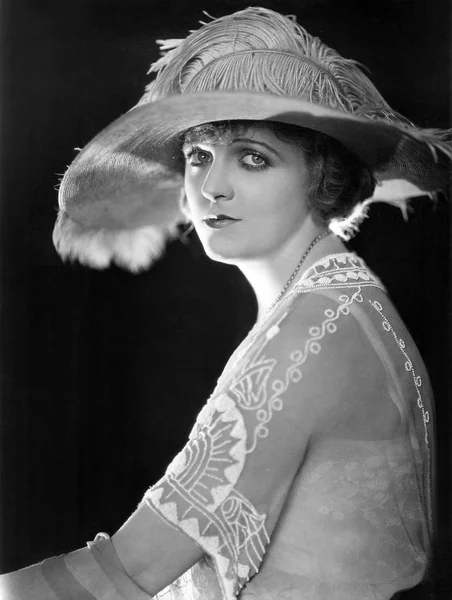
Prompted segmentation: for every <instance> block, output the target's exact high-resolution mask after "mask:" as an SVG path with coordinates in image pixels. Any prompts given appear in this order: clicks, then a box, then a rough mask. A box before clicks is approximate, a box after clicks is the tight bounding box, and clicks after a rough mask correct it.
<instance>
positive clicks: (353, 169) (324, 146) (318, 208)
mask: <svg viewBox="0 0 452 600" xmlns="http://www.w3.org/2000/svg"><path fill="white" fill-rule="evenodd" d="M253 127H259V128H261V127H268V128H269V129H270V130H271V131H272V133H274V134H275V135H276V137H278V138H279V139H280V140H282V141H284V142H288V143H294V144H296V145H297V146H298V147H300V148H301V149H302V150H303V151H304V154H305V157H306V162H307V166H308V171H309V174H310V180H311V181H310V189H309V196H308V202H309V206H310V208H311V210H312V213H313V217H314V218H315V219H316V220H317V221H318V222H319V223H321V224H322V225H328V223H329V222H330V221H331V219H334V218H341V217H345V216H346V215H348V214H349V213H350V212H351V211H352V209H353V207H354V206H356V205H357V204H359V203H360V202H362V201H364V200H366V199H367V198H369V197H370V196H372V194H373V191H374V188H375V185H376V181H375V178H374V176H373V174H372V171H371V170H370V169H369V168H368V167H367V166H366V165H365V164H364V163H363V162H362V161H361V160H360V159H359V158H358V157H357V156H355V155H354V154H352V153H351V152H349V151H348V150H347V149H346V148H344V146H342V144H340V143H339V142H337V141H336V140H334V139H333V138H331V137H329V136H328V135H325V134H323V133H319V132H317V131H313V130H311V129H305V128H302V127H298V126H296V125H290V124H286V123H277V122H275V121H219V122H215V123H207V124H204V125H198V126H196V127H193V128H191V129H189V130H188V131H186V132H185V133H184V135H183V141H184V142H187V143H196V142H207V141H209V142H210V143H212V142H214V143H219V144H229V143H230V142H231V140H232V139H233V137H235V136H236V135H242V134H243V133H245V132H246V131H247V130H249V129H251V128H253Z"/></svg>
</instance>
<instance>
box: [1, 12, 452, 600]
mask: <svg viewBox="0 0 452 600" xmlns="http://www.w3.org/2000/svg"><path fill="white" fill-rule="evenodd" d="M164 47H165V48H166V49H167V50H168V49H170V51H169V52H168V53H167V54H166V55H165V56H163V57H162V58H161V59H160V60H159V61H158V62H157V63H156V64H155V65H154V66H153V70H154V71H157V72H158V74H157V77H156V79H155V80H154V81H153V82H152V83H151V85H150V86H149V87H148V90H147V92H146V94H145V96H144V97H143V98H142V100H141V102H140V105H139V106H138V107H137V108H135V109H134V110H132V111H130V112H129V113H128V114H126V115H125V116H123V117H122V118H120V119H119V120H118V121H116V122H115V123H113V124H112V125H111V126H110V127H109V128H107V129H106V130H105V131H103V132H101V133H100V134H99V136H97V137H96V138H95V139H94V140H93V141H92V142H91V143H90V144H88V146H87V147H86V148H85V149H84V150H83V151H82V152H81V153H80V155H79V156H78V157H77V159H76V160H75V161H74V163H73V164H72V165H71V167H70V168H69V170H68V171H67V173H66V175H65V177H64V179H63V182H62V185H61V189H60V206H61V211H60V215H59V218H58V222H57V225H56V228H55V234H54V240H55V243H56V246H57V248H58V250H59V251H60V253H61V254H62V255H63V256H65V257H71V258H78V259H79V260H81V261H82V262H86V263H88V264H91V265H93V266H97V267H105V266H107V265H108V264H110V262H116V263H118V264H120V265H123V266H127V267H128V268H129V269H131V270H138V269H140V268H144V267H146V266H148V265H149V264H150V263H151V262H152V261H153V260H154V259H155V258H156V256H157V255H158V254H159V253H160V252H161V250H162V247H163V244H164V241H165V239H166V238H168V237H171V236H173V235H174V234H175V231H176V225H177V224H178V223H180V222H181V220H188V221H190V222H191V223H193V225H194V227H195V229H196V232H197V234H198V235H199V237H200V240H201V242H202V244H203V246H204V249H205V251H206V252H207V254H208V255H209V256H210V257H211V258H212V259H214V260H219V261H221V262H226V263H230V264H234V265H237V266H238V267H239V268H240V270H241V271H242V272H243V274H244V275H245V277H246V278H247V279H248V281H249V282H250V284H251V286H252V288H253V289H254V291H255V294H256V298H257V303H258V319H257V322H256V325H255V327H254V328H253V330H252V331H251V332H250V334H249V335H248V337H247V338H246V339H245V340H244V342H243V343H242V344H241V345H240V347H239V348H238V349H237V350H236V352H235V353H234V354H233V355H232V356H231V358H230V360H229V361H228V364H227V365H226V367H225V370H224V372H223V374H222V376H221V378H220V380H219V381H218V384H217V387H216V389H215V391H214V392H213V394H212V396H211V398H210V399H209V400H208V402H207V403H206V405H205V407H204V409H203V410H202V411H201V413H200V415H199V416H198V419H197V422H196V424H195V426H194V428H193V431H192V433H191V435H190V439H189V441H188V443H187V445H186V447H185V448H184V449H183V451H182V452H181V453H180V454H179V455H178V456H177V457H176V458H175V459H174V461H173V462H172V463H171V465H170V466H169V467H168V470H167V472H166V474H165V476H164V477H163V478H162V479H161V480H160V481H159V482H157V483H156V484H155V485H154V486H152V487H151V488H150V489H149V490H148V491H147V492H146V494H145V495H144V498H143V500H142V502H141V503H140V505H139V507H138V509H137V511H136V512H135V513H134V514H133V515H132V516H131V517H130V519H129V520H128V521H127V522H126V523H125V524H124V525H123V527H122V528H121V529H120V530H119V531H118V532H117V533H116V534H115V535H113V537H112V538H111V539H110V538H109V537H108V536H107V535H106V534H100V535H99V536H98V537H97V538H96V540H95V542H92V543H89V544H88V548H85V549H80V550H77V551H75V552H72V553H70V554H68V555H65V556H64V557H58V558H54V559H50V560H48V561H44V563H42V565H37V566H34V567H29V568H28V569H24V570H22V571H19V572H17V573H14V574H11V575H7V576H4V577H3V579H2V582H1V583H2V586H3V589H2V592H3V596H2V597H5V598H10V599H12V600H16V599H19V598H20V599H21V600H22V599H27V598H33V599H34V600H40V599H41V598H54V597H56V598H61V599H66V598H75V599H77V600H82V599H83V600H84V599H92V598H102V599H105V600H110V599H111V600H118V599H120V598H126V599H140V598H148V597H149V596H155V595H158V597H162V598H167V597H168V598H171V597H174V598H179V597H181V598H200V599H201V600H208V599H211V598H220V597H223V598H225V599H232V598H235V597H239V598H241V600H251V598H259V599H261V600H263V599H265V600H270V599H275V598H278V599H281V598H287V599H289V598H291V599H300V598H303V599H308V598H309V599H314V600H320V599H326V598H328V599H333V600H334V599H342V598H344V599H345V598H346V599H347V600H354V599H356V600H358V599H359V600H362V599H364V598H366V599H367V598H369V599H370V598H372V599H377V598H378V599H386V598H392V597H394V595H395V594H396V593H397V592H398V591H399V590H402V589H407V588H410V587H413V586H414V585H416V584H417V583H418V582H419V581H421V580H422V578H423V577H424V575H425V573H426V571H427V568H428V561H429V550H430V545H431V539H432V534H433V502H432V493H433V483H432V461H433V456H432V454H433V432H432V426H433V425H432V421H433V414H432V398H431V391H430V386H429V383H428V376H427V374H426V372H425V368H424V366H423V363H422V360H421V358H420V356H419V354H418V352H417V350H416V348H415V346H414V343H413V342H412V340H411V338H410V336H409V334H408V332H407V331H406V329H405V327H404V325H403V323H402V322H401V320H400V318H399V316H398V314H397V312H396V310H395V309H394V307H393V305H392V304H391V302H390V300H389V298H388V296H387V294H386V291H385V289H384V286H383V285H382V283H381V282H380V281H379V280H378V278H377V277H375V275H374V274H373V273H372V272H371V271H369V269H368V268H367V267H366V265H365V263H364V262H363V261H362V260H361V259H360V258H359V257H358V256H357V255H356V254H353V253H349V252H347V249H346V247H345V246H344V244H343V242H342V241H341V239H340V238H339V236H342V238H343V239H347V237H349V236H350V235H352V233H353V232H354V231H355V230H356V228H357V225H358V224H359V222H360V220H361V219H362V218H363V216H364V214H365V209H366V207H367V206H368V204H369V202H370V201H373V200H376V199H384V200H386V201H389V202H393V203H397V204H399V205H400V206H401V207H402V208H405V206H406V198H407V197H409V196H410V195H419V194H421V193H426V194H429V195H432V194H433V193H434V192H435V191H437V190H440V189H441V188H445V187H446V186H447V181H448V172H449V168H450V160H451V157H452V150H451V148H450V146H449V145H448V144H447V143H446V142H445V141H443V140H442V138H441V137H440V136H439V134H437V133H435V132H426V131H422V130H418V129H416V128H415V127H414V126H412V125H411V124H410V123H409V122H407V121H406V120H405V119H403V117H401V116H400V115H397V114H396V113H394V112H393V111H392V110H391V109H390V107H389V106H388V105H387V104H386V102H385V101H384V100H383V98H382V97H381V96H380V95H379V94H378V92H377V90H376V89H375V88H374V86H373V85H372V84H371V82H370V81H369V80H368V79H367V77H365V76H364V75H363V74H362V72H361V71H360V69H359V68H358V67H357V66H356V64H355V63H353V61H348V60H346V59H343V58H342V57H340V56H339V55H338V54H337V53H335V52H334V51H333V50H331V49H329V48H328V47H326V46H325V45H324V44H322V42H320V40H318V39H316V38H312V37H311V36H309V34H308V33H307V32H306V31H304V30H303V29H302V28H300V27H298V26H297V25H296V24H295V23H294V21H293V20H291V19H288V18H285V17H282V16H281V15H278V14H277V13H274V12H272V11H268V10H264V9H260V8H250V9H247V10H245V11H241V12H239V13H236V14H234V15H231V16H228V17H224V18H222V19H218V20H214V21H212V22H211V23H208V24H206V25H204V26H203V27H202V28H201V29H200V30H199V31H197V32H193V33H192V34H191V35H190V36H188V38H187V39H186V40H183V41H180V40H176V41H175V40H172V42H171V43H168V44H167V45H166V46H164ZM182 174H183V179H182ZM181 189H182V190H183V194H182V195H181V194H180V191H181ZM0 589H1V588H0Z"/></svg>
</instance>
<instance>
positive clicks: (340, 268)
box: [288, 252, 386, 295]
mask: <svg viewBox="0 0 452 600" xmlns="http://www.w3.org/2000/svg"><path fill="white" fill-rule="evenodd" d="M357 285H360V286H373V287H378V288H380V289H381V290H383V291H385V292H386V288H385V287H384V285H383V284H382V282H381V281H380V279H378V277H376V276H375V275H374V274H373V273H372V271H370V270H369V267H368V266H367V265H366V263H365V262H364V261H363V259H362V258H360V257H359V256H357V255H356V254H353V253H351V252H348V253H341V254H331V255H329V256H326V257H324V258H321V259H320V260H318V261H317V262H315V263H314V264H313V265H312V266H311V267H310V268H309V269H308V270H307V271H306V272H305V273H304V274H303V276H302V277H301V279H300V280H299V281H298V282H297V283H296V284H295V286H294V287H293V288H292V290H291V291H290V292H289V294H288V295H290V294H299V293H300V292H306V291H311V290H313V289H334V288H338V287H341V288H343V287H356V286H357Z"/></svg>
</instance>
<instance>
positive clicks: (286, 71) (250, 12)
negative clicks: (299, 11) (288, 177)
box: [139, 7, 411, 125]
mask: <svg viewBox="0 0 452 600" xmlns="http://www.w3.org/2000/svg"><path fill="white" fill-rule="evenodd" d="M158 43H160V45H161V47H162V50H163V51H165V52H166V54H164V55H163V56H162V57H161V58H160V59H159V60H157V61H156V62H155V63H154V64H153V65H152V66H151V68H150V71H149V72H150V73H157V76H156V78H155V80H154V81H153V82H151V83H150V84H149V85H148V86H147V88H146V93H145V94H144V96H143V97H142V98H141V100H140V102H139V104H145V103H148V102H152V101H154V100H159V99H161V98H165V97H167V96H171V95H174V94H185V93H193V92H206V91H237V92H238V91H247V92H263V93H272V94H277V95H283V96H290V97H294V98H299V99H303V100H308V101H310V102H313V103H315V104H319V105H322V106H328V107H329V108H333V109H336V110H342V111H346V112H350V113H354V114H360V115H361V116H366V111H367V110H369V113H370V114H371V115H372V118H382V119H383V120H387V119H390V120H391V121H392V122H394V121H397V122H404V123H405V124H409V125H411V124H410V123H409V122H407V121H406V120H405V119H404V118H403V117H401V116H400V115H398V114H397V113H395V112H394V111H392V109H391V108H390V106H389V105H388V104H387V102H386V101H385V100H384V98H383V97H382V96H381V94H380V93H379V92H378V90H377V89H376V88H375V86H374V85H373V84H372V82H371V81H370V80H369V78H368V77H367V76H366V75H365V74H364V73H363V71H362V70H361V68H360V66H359V64H358V63H357V62H356V61H354V60H351V59H346V58H343V57H342V56H341V55H340V54H339V53H338V52H336V51H335V50H333V49H332V48H330V47H329V46H327V45H326V44H324V43H323V42H322V41H321V40H320V39H319V38H317V37H314V36H312V35H310V34H309V33H308V32H307V31H306V30H305V29H304V28H303V27H301V26H300V25H298V24H297V23H296V22H295V18H294V17H289V16H283V15H281V14H279V13H276V12H274V11H272V10H269V9H264V8H260V7H251V8H247V9H245V10H242V11H238V12H236V13H233V14H232V15H227V16H225V17H220V18H218V19H214V20H212V21H210V22H208V23H202V27H201V28H200V29H198V30H197V31H192V32H191V33H190V35H189V36H188V37H187V38H185V39H182V40H166V41H163V40H160V41H159V42H158ZM370 114H369V116H370Z"/></svg>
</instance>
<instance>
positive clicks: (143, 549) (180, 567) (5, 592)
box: [0, 505, 203, 600]
mask: <svg viewBox="0 0 452 600" xmlns="http://www.w3.org/2000/svg"><path fill="white" fill-rule="evenodd" d="M112 542H113V546H114V548H115V550H116V553H117V555H118V557H119V560H120V561H121V563H122V565H121V566H122V568H123V569H124V571H125V573H126V574H127V575H128V576H129V577H130V578H131V581H130V582H129V583H130V587H132V588H133V586H134V584H136V585H137V586H138V587H139V588H141V590H142V592H143V595H148V596H152V595H154V594H156V593H157V592H159V591H160V590H161V589H162V588H164V587H166V585H168V582H172V581H174V580H175V579H177V578H178V577H179V576H180V575H182V573H184V572H185V571H186V570H187V569H189V568H190V567H191V566H192V565H193V564H194V563H196V562H197V561H198V560H199V559H200V558H201V557H202V556H203V551H202V550H201V548H199V547H198V546H197V545H196V544H195V543H194V542H193V541H192V540H191V539H190V538H189V537H188V536H186V535H185V534H184V533H182V532H180V531H178V530H177V529H176V528H174V527H173V526H171V525H169V524H167V523H166V522H165V521H163V519H162V518H161V517H160V516H159V515H158V514H157V513H155V512H154V511H153V510H151V509H150V508H149V507H148V506H147V505H142V506H141V507H139V508H138V509H137V510H136V511H135V513H134V514H133V515H132V516H131V517H130V519H128V521H127V522H126V523H125V524H124V525H123V526H122V527H121V529H120V530H119V531H118V532H117V533H116V534H115V535H114V536H113V537H112ZM59 561H60V564H59V565H58V572H57V573H56V574H54V575H52V584H51V586H49V585H48V583H47V581H46V578H45V577H44V576H43V572H42V567H41V564H36V565H33V566H31V567H27V568H25V569H21V570H20V571H16V572H14V573H10V574H7V575H2V576H0V598H1V599H2V600H96V599H99V600H100V599H101V600H124V596H123V595H122V594H121V593H120V591H119V590H118V589H117V588H116V586H115V584H114V582H115V576H113V578H112V579H110V578H109V577H107V575H106V574H105V573H104V572H103V570H102V568H101V566H100V565H99V564H98V562H97V561H96V559H95V558H94V557H93V555H92V553H91V551H90V549H89V548H88V547H87V548H81V549H79V550H76V551H74V552H71V553H69V554H66V555H65V556H64V558H61V559H59ZM62 561H63V562H62ZM109 563H110V564H109V566H110V567H111V568H112V569H113V570H115V566H114V563H112V561H109ZM116 574H117V575H120V576H124V573H123V572H122V569H121V567H120V568H119V569H116ZM59 588H60V590H59ZM137 594H140V590H137ZM140 595H141V594H140Z"/></svg>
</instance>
